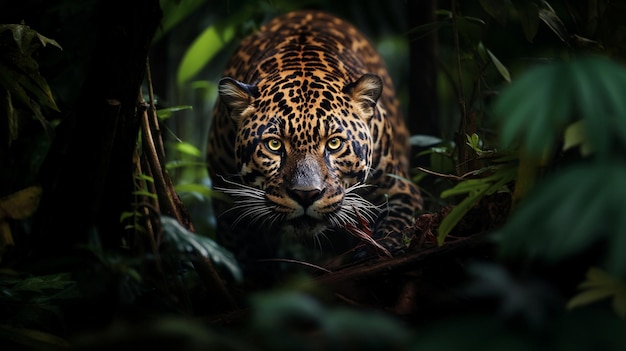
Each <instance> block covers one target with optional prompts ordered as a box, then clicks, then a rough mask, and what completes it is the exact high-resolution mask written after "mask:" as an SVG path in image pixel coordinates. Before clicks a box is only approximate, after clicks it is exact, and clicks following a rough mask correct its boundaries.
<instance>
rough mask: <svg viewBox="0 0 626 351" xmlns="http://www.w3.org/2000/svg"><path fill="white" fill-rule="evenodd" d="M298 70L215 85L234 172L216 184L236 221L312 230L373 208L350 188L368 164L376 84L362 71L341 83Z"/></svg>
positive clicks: (359, 182) (360, 182) (367, 214)
mask: <svg viewBox="0 0 626 351" xmlns="http://www.w3.org/2000/svg"><path fill="white" fill-rule="evenodd" d="M300 73H301V72H297V71H296V72H291V73H289V74H287V73H284V72H283V73H282V74H278V73H276V74H275V75H274V76H272V77H270V78H268V79H265V80H261V81H259V82H258V83H256V84H247V83H243V82H239V81H236V80H234V79H231V78H223V79H222V80H221V81H220V83H219V95H220V100H221V102H222V103H224V104H226V106H227V107H228V110H229V113H230V116H231V119H232V121H233V123H235V125H236V127H237V128H236V130H237V132H236V142H235V156H236V160H237V167H238V171H239V176H240V177H239V179H237V180H236V181H233V182H231V181H228V182H227V184H229V185H228V186H227V188H226V189H222V190H223V191H224V192H226V193H227V194H229V195H231V196H232V197H233V198H234V201H235V204H234V207H233V209H232V211H237V220H236V222H246V223H248V224H253V225H259V226H265V227H269V228H272V229H275V230H277V232H288V233H292V234H295V235H317V234H319V233H321V232H323V231H324V230H325V229H326V228H329V227H344V226H345V225H346V224H357V223H358V217H359V216H361V217H364V218H366V219H368V220H370V221H371V219H372V218H373V217H374V212H375V211H376V208H375V207H374V206H373V205H372V204H371V203H369V202H368V201H366V200H365V199H363V198H362V197H361V196H359V195H358V191H357V190H358V189H359V188H361V187H364V184H365V180H366V179H367V177H368V175H369V172H370V168H371V165H372V150H373V139H374V136H375V134H376V133H378V132H379V131H378V130H370V128H369V122H370V120H371V119H372V118H375V116H377V107H376V101H377V99H378V97H379V96H380V94H381V91H382V81H381V79H380V78H379V77H378V76H376V75H372V74H365V75H363V76H361V77H360V78H359V79H357V80H355V81H353V82H349V83H347V84H341V83H340V81H339V80H334V81H330V82H329V81H328V80H327V81H323V80H321V79H319V78H317V77H314V76H305V74H300ZM377 118H380V117H377ZM373 135H374V136H373ZM235 224H238V223H235Z"/></svg>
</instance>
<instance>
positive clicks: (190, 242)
mask: <svg viewBox="0 0 626 351" xmlns="http://www.w3.org/2000/svg"><path fill="white" fill-rule="evenodd" d="M161 224H162V226H163V232H164V234H165V239H166V240H168V241H169V242H171V243H173V244H174V245H175V247H176V248H177V250H178V251H179V252H183V253H191V252H196V253H198V254H200V255H202V256H204V257H207V258H209V259H211V261H213V262H214V263H215V264H217V265H221V266H223V267H225V268H226V269H228V271H229V272H230V273H231V275H232V276H233V278H234V279H235V280H236V281H241V280H242V273H241V270H240V268H239V266H238V264H237V260H236V259H235V257H234V256H233V254H232V253H231V252H230V251H228V250H226V249H225V248H223V247H222V246H220V245H219V244H217V243H216V242H215V241H213V240H212V239H211V238H207V237H204V236H200V235H197V234H194V233H192V232H190V231H188V230H187V229H186V228H184V227H183V226H182V225H180V223H178V221H176V220H175V219H174V218H171V217H166V216H161Z"/></svg>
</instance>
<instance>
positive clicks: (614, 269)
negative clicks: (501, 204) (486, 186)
mask: <svg viewBox="0 0 626 351" xmlns="http://www.w3.org/2000/svg"><path fill="white" fill-rule="evenodd" d="M625 198H626V164H624V163H622V162H618V161H614V162H612V163H599V162H595V163H583V164H578V165H573V166H570V167H568V168H564V169H562V170H561V171H560V172H556V173H554V174H553V175H551V176H550V177H548V178H546V179H545V180H544V181H543V182H542V183H540V184H538V185H537V186H536V187H535V189H534V191H533V193H531V194H530V195H529V196H528V197H527V198H526V199H525V201H524V202H522V203H520V205H519V207H518V209H517V212H516V213H514V214H513V215H512V216H511V218H510V219H509V220H508V222H507V223H506V224H505V226H504V227H503V228H502V229H501V230H500V231H499V232H498V234H497V235H496V238H497V239H498V240H499V243H500V245H499V248H498V250H499V253H500V255H501V256H503V257H519V256H526V257H529V258H532V259H540V260H543V261H549V262H554V261H558V260H562V259H565V258H567V257H572V256H573V255H576V254H579V253H581V252H583V251H584V250H586V249H588V248H589V247H590V245H592V244H594V243H599V242H605V241H606V245H607V248H608V253H607V255H606V262H607V263H608V264H607V266H608V269H609V272H610V273H611V274H612V275H615V276H620V277H622V276H626V260H625V259H624V258H622V256H623V252H626V240H624V238H623V237H622V236H623V234H624V233H626V220H624V219H622V218H623V217H624V216H623V213H622V212H623V208H624V199H625Z"/></svg>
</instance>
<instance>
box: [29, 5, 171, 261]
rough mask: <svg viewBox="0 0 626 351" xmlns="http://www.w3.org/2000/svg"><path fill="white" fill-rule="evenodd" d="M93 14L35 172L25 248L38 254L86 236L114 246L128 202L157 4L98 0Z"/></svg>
mask: <svg viewBox="0 0 626 351" xmlns="http://www.w3.org/2000/svg"><path fill="white" fill-rule="evenodd" d="M95 14H96V16H97V19H96V20H95V21H94V22H95V23H94V27H95V28H96V30H97V33H98V34H97V39H96V42H95V44H94V49H93V52H92V55H91V63H90V69H89V70H88V73H87V75H86V77H85V80H84V82H83V86H82V90H81V94H80V97H79V100H78V101H76V103H75V107H74V111H73V112H72V113H71V114H70V115H69V116H68V117H67V118H66V119H65V120H64V121H63V122H62V123H61V125H60V126H59V128H58V130H57V136H56V138H55V141H54V143H53V145H52V148H51V150H50V152H49V154H48V155H47V157H46V161H45V163H44V165H43V167H42V171H41V185H42V187H43V191H44V192H43V197H42V199H41V204H40V208H39V211H38V213H37V216H36V218H35V222H34V227H33V247H34V250H35V254H40V255H43V256H48V255H54V256H57V255H60V254H63V253H67V252H68V251H71V250H73V249H74V248H75V246H76V245H78V244H87V243H89V242H93V240H98V241H100V242H101V243H102V244H103V246H104V247H105V248H106V247H114V246H119V240H120V235H119V234H120V233H121V224H120V215H121V213H122V212H123V211H125V210H129V208H130V207H129V206H130V203H131V202H132V191H133V177H132V174H133V173H132V170H133V162H132V157H133V151H134V150H135V148H136V142H137V136H138V132H139V125H140V123H139V119H138V118H137V113H136V107H137V101H138V94H139V91H140V89H139V88H140V86H141V83H142V81H143V79H144V74H145V67H146V59H147V56H148V51H149V48H150V43H151V41H152V37H153V35H154V33H155V31H156V29H157V26H158V24H159V22H160V19H161V9H160V6H159V1H158V0H136V1H122V0H102V1H100V2H99V3H98V10H97V11H96V12H95ZM85 30H87V29H85Z"/></svg>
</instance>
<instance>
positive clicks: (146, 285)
mask: <svg viewBox="0 0 626 351" xmlns="http://www.w3.org/2000/svg"><path fill="white" fill-rule="evenodd" d="M306 7H315V8H321V9H325V10H328V11H331V12H333V13H336V14H338V15H340V16H342V17H344V18H346V19H348V20H350V21H352V22H353V23H354V24H356V25H357V27H359V28H361V29H362V30H363V31H364V32H365V33H366V34H367V35H368V36H370V38H372V40H373V41H374V43H375V44H376V46H377V47H378V48H379V50H380V51H381V53H382V54H383V56H384V57H385V58H386V60H387V63H388V65H389V67H390V71H391V73H392V75H393V77H394V80H395V82H396V84H397V85H398V91H399V96H400V98H401V100H402V102H403V104H404V106H405V107H404V109H405V112H406V116H407V121H408V124H409V126H410V127H411V129H412V133H413V137H412V139H411V140H412V142H413V144H414V146H415V148H414V159H413V163H414V167H413V171H414V173H413V174H414V178H413V180H414V181H415V182H416V183H417V184H419V185H420V187H421V188H422V189H423V192H424V194H425V198H426V203H427V209H426V211H424V213H420V214H418V216H417V218H416V223H415V227H414V228H408V229H407V232H408V233H409V234H410V235H413V236H414V237H413V241H412V243H411V246H410V249H409V250H407V251H408V252H407V253H406V254H405V255H403V256H401V257H397V258H394V259H382V258H381V259H375V260H370V261H368V262H365V263H360V264H356V265H353V266H351V267H342V268H341V269H337V270H335V271H334V272H331V273H321V272H315V274H313V275H297V276H294V277H290V279H289V280H288V281H286V282H284V283H282V284H280V285H278V286H274V287H272V288H271V289H268V290H262V291H261V289H258V287H250V286H248V285H246V284H245V283H243V284H242V283H241V277H240V272H239V269H238V267H237V262H235V261H234V260H233V258H232V256H231V254H230V253H229V252H227V251H226V250H224V249H222V248H221V247H220V246H219V245H217V244H216V243H215V242H214V241H213V240H212V238H213V237H214V234H215V233H214V221H215V218H214V215H213V213H212V211H211V199H212V198H213V197H214V196H219V195H218V194H215V193H213V192H212V191H211V180H210V179H209V178H208V176H207V171H206V165H205V163H204V155H203V153H204V151H202V150H205V149H206V137H207V128H208V121H209V120H208V116H209V115H210V111H211V108H212V104H213V101H214V99H215V95H216V91H215V87H216V81H217V79H219V77H220V71H221V68H222V67H223V65H224V62H225V60H226V59H227V58H228V56H229V54H230V53H231V52H232V50H233V47H234V45H235V44H236V42H237V41H238V39H240V38H242V37H243V36H245V35H246V34H248V33H250V32H251V31H253V30H254V29H255V28H258V26H259V25H261V24H262V23H263V22H264V21H266V20H267V19H269V18H271V17H273V16H274V15H276V14H278V13H283V12H286V11H288V10H290V9H295V8H306ZM624 18H626V5H625V4H622V3H621V2H617V1H610V0H587V1H584V0H578V1H576V0H553V1H539V0H531V1H521V0H511V1H498V0H491V1H490V0H481V1H475V2H472V1H458V0H451V1H445V2H441V1H440V2H436V1H411V0H409V1H406V2H405V1H387V2H382V3H381V2H378V1H357V0H351V1H342V2H338V1H334V2H333V1H325V0H309V1H301V2H297V3H295V2H292V1H287V0H284V1H283V0H280V1H260V0H239V1H225V2H224V1H212V0H180V1H170V0H162V1H160V2H159V1H156V0H141V1H132V2H125V1H118V0H116V1H97V0H89V1H78V0H76V1H74V0H63V1H57V2H56V3H54V4H53V3H50V2H48V1H43V0H41V1H31V2H29V3H27V4H26V3H17V2H14V3H12V4H6V5H5V4H3V5H0V345H1V346H0V347H1V348H2V349H3V350H6V349H42V350H49V349H103V350H104V349H113V348H115V349H120V348H129V349H130V347H133V348H138V347H140V348H142V349H149V348H175V349H180V350H185V349H190V350H191V349H208V348H210V347H214V348H219V349H233V350H247V349H255V348H256V349H271V350H273V349H345V348H350V349H433V348H441V349H443V348H446V349H481V350H486V349H487V350H488V349H494V350H496V349H497V350H500V349H533V350H543V349H545V350H548V349H549V350H554V349H556V350H587V349H592V348H593V349H601V350H621V349H624V348H625V347H626V334H625V333H623V330H624V327H625V325H624V317H625V316H626V255H625V254H624V252H626V216H624V215H623V212H624V211H625V209H626V203H625V201H626V200H625V199H626V159H625V156H624V155H626V99H625V96H624V94H625V93H624V92H626V68H625V67H624V63H625V59H626V25H625V24H624V21H623V19H624ZM147 58H148V60H147Z"/></svg>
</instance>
